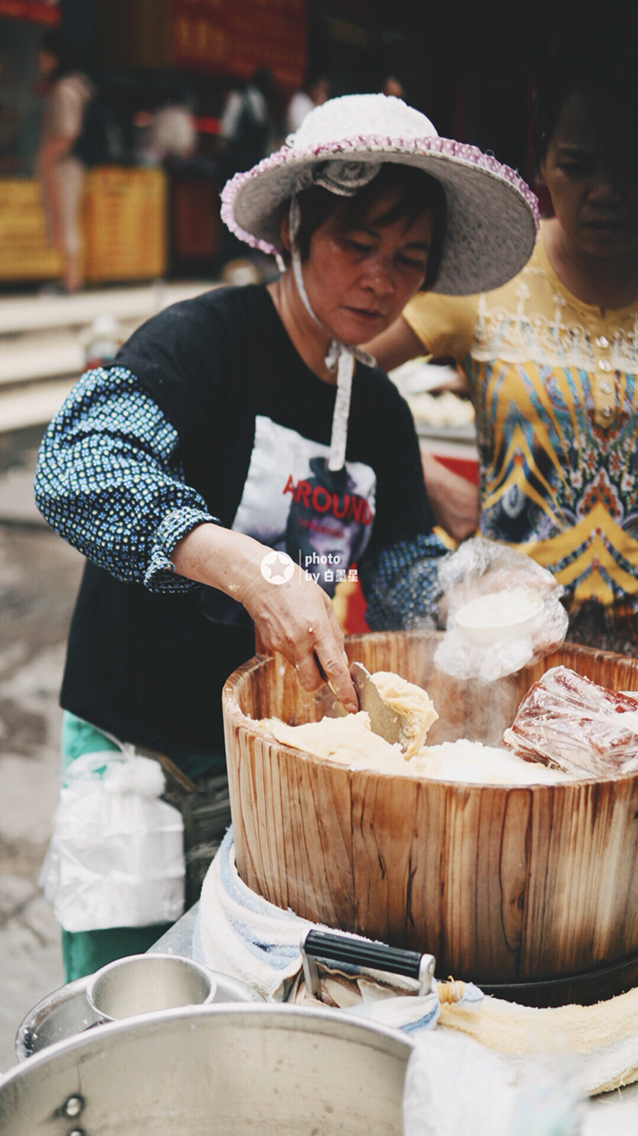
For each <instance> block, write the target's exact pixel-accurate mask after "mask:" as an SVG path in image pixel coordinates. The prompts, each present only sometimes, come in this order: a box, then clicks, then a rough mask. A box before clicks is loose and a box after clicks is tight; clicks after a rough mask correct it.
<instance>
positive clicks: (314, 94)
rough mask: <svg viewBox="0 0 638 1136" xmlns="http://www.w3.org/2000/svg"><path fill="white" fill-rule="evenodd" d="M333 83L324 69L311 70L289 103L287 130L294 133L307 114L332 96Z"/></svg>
mask: <svg viewBox="0 0 638 1136" xmlns="http://www.w3.org/2000/svg"><path fill="white" fill-rule="evenodd" d="M331 88H332V83H331V82H330V79H329V78H328V76H327V75H326V74H325V73H324V72H323V71H317V72H315V73H314V74H313V73H312V72H311V73H309V74H308V75H307V76H306V79H305V82H304V85H303V87H302V88H301V90H299V91H296V92H295V94H294V95H293V96H292V98H291V100H290V102H289V103H288V109H287V111H286V130H287V132H288V134H294V133H295V131H296V130H298V129H299V127H300V126H301V124H302V122H303V120H304V118H305V117H306V115H307V114H310V111H311V110H314V108H315V107H316V106H323V104H324V103H325V102H326V101H327V99H329V98H330V94H331Z"/></svg>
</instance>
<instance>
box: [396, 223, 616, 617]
mask: <svg viewBox="0 0 638 1136" xmlns="http://www.w3.org/2000/svg"><path fill="white" fill-rule="evenodd" d="M403 314H404V317H405V319H406V320H407V322H408V323H409V325H410V327H411V328H412V329H413V330H414V332H415V333H416V334H417V336H418V337H419V339H421V341H422V342H423V345H424V347H425V349H426V351H427V352H430V353H432V354H434V355H453V356H455V358H456V359H457V360H458V361H459V363H461V364H462V366H463V368H464V370H465V371H466V373H467V376H468V378H469V381H470V384H471V387H472V391H473V398H474V402H475V407H476V417H477V432H478V446H479V453H480V465H481V474H480V488H481V503H482V514H481V523H480V527H481V532H482V533H483V534H484V535H485V536H487V537H490V538H491V539H493V540H498V541H502V542H506V543H509V544H515V545H517V546H519V547H520V548H521V549H522V550H523V551H525V552H527V553H528V554H529V555H530V556H533V557H534V559H535V560H537V561H538V562H539V563H540V564H543V565H544V566H545V567H547V568H549V569H550V570H551V571H552V572H553V573H554V575H555V576H556V578H557V579H558V581H559V582H560V583H561V584H563V585H564V587H565V589H566V592H567V598H568V603H569V606H570V607H572V608H575V607H579V606H580V605H582V604H583V603H586V602H587V601H588V600H594V601H598V603H602V604H604V605H613V606H614V608H616V610H617V611H619V606H620V607H622V608H624V609H625V611H626V610H627V608H629V609H630V610H633V611H638V448H637V436H638V414H637V413H636V403H637V398H638V391H637V386H636V376H637V374H638V304H634V305H633V306H632V307H630V308H623V309H620V310H613V311H611V310H608V311H602V310H601V309H600V308H596V307H593V306H591V305H589V304H583V303H581V302H580V300H577V299H576V298H575V297H574V296H572V295H571V293H570V292H568V291H567V289H566V288H565V287H564V285H563V284H561V282H560V281H559V280H558V278H557V276H556V274H555V272H554V271H553V269H552V267H551V265H550V263H549V260H548V257H547V253H546V251H545V247H544V245H543V240H542V231H541V239H540V240H539V242H538V244H537V245H536V249H535V251H534V254H533V256H532V258H531V260H530V261H529V263H528V264H527V265H526V267H525V268H524V269H523V271H522V272H521V273H520V274H519V275H518V276H516V277H515V278H514V279H513V280H511V281H510V283H509V284H506V285H505V286H504V287H502V288H499V289H497V290H496V291H494V292H489V293H486V294H484V295H482V296H474V297H463V298H453V297H449V296H436V295H433V294H431V293H430V294H423V295H421V296H417V297H415V299H414V300H412V301H411V303H410V304H409V305H408V307H407V308H406V309H405V311H404V313H403ZM619 614H620V612H619Z"/></svg>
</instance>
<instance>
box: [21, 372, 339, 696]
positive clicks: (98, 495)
mask: <svg viewBox="0 0 638 1136" xmlns="http://www.w3.org/2000/svg"><path fill="white" fill-rule="evenodd" d="M178 446H179V438H178V435H177V432H176V430H175V429H174V427H173V426H172V425H171V423H170V422H168V420H167V419H166V418H165V417H164V415H163V413H162V411H161V410H160V408H159V406H158V405H157V403H155V402H154V400H153V399H152V398H151V397H150V396H149V395H148V394H147V392H146V390H145V389H144V388H143V386H142V384H141V383H140V382H139V380H137V379H136V377H135V376H134V375H133V374H131V372H130V371H128V370H126V369H125V368H123V367H113V368H111V369H110V370H104V369H101V368H98V369H97V370H95V371H89V372H87V374H86V375H84V376H83V378H82V379H81V380H80V382H79V383H78V384H77V386H76V387H75V388H74V390H73V391H72V393H71V394H70V396H69V398H68V399H67V401H66V402H65V404H64V406H63V407H62V409H61V411H60V413H59V414H58V415H57V417H56V418H55V419H54V421H53V422H52V423H51V426H50V427H49V429H48V430H47V433H46V435H45V437H44V440H43V443H42V447H41V450H40V456H39V461H38V470H37V473H36V483H35V492H36V501H37V504H38V507H39V508H40V510H41V512H42V513H43V515H44V516H45V517H46V519H47V520H48V522H49V524H50V525H51V526H52V528H53V529H55V531H56V532H57V533H58V534H59V535H60V536H62V537H64V539H65V540H68V541H69V543H70V544H72V545H74V547H76V548H78V549H79V551H80V552H82V553H83V554H84V555H85V556H86V557H87V558H88V559H90V560H92V561H93V562H94V563H96V564H98V565H99V566H100V567H101V568H104V569H105V570H106V571H107V572H110V573H111V575H113V576H115V577H116V578H117V579H119V580H122V581H125V582H129V583H138V584H144V585H145V586H146V587H148V588H149V589H150V590H152V591H158V592H169V591H185V590H188V589H189V588H191V587H193V586H194V584H195V583H204V584H208V585H209V586H211V587H214V588H219V589H220V590H221V591H223V592H225V593H226V594H227V595H229V596H231V597H233V598H234V599H237V600H239V601H240V602H241V603H243V604H244V606H245V607H246V609H247V611H248V612H249V614H250V615H251V616H252V618H253V619H254V621H255V623H256V625H257V628H258V630H259V632H260V635H261V638H262V641H263V642H264V644H265V645H266V647H268V648H272V649H276V650H279V651H281V653H282V654H283V655H284V656H285V657H286V658H287V659H288V660H289V662H291V663H293V664H294V665H295V666H296V667H297V672H298V674H299V680H300V682H301V683H302V685H303V686H304V687H305V688H306V689H310V690H314V689H316V688H317V687H318V686H319V685H320V683H321V677H320V675H319V671H318V669H317V666H316V662H315V659H314V655H315V653H316V654H317V655H318V657H319V659H320V660H321V663H322V665H323V668H324V670H325V672H326V674H327V675H328V677H329V678H330V679H331V680H332V682H333V683H334V686H335V689H336V691H337V695H338V697H339V698H340V699H341V700H342V701H343V703H344V705H346V706H347V707H348V708H349V709H353V710H356V709H357V708H358V706H357V703H356V698H355V694H354V689H353V687H352V683H351V680H350V675H349V672H348V669H347V666H346V663H345V656H344V653H343V645H344V640H343V634H342V632H341V629H340V628H339V625H338V623H337V620H336V617H335V616H334V612H333V610H332V605H331V604H330V602H329V600H328V598H327V596H326V595H325V593H324V592H323V590H322V589H321V588H320V587H319V586H318V585H317V584H315V583H314V582H312V581H311V580H310V579H309V578H307V577H306V575H305V573H303V572H302V571H301V570H298V571H297V570H296V572H295V575H294V576H293V579H292V580H291V581H289V582H288V583H287V584H285V585H282V586H275V585H273V584H272V583H270V582H269V581H268V580H266V579H265V578H264V576H263V575H262V572H261V563H262V561H263V558H264V556H266V555H267V554H268V553H269V552H270V551H271V550H270V549H269V548H267V547H265V546H264V545H261V544H259V542H258V541H255V540H252V538H250V537H247V536H244V535H243V534H242V533H235V532H232V531H230V530H227V529H224V528H223V527H222V526H221V525H220V524H219V522H218V521H217V520H216V518H214V517H213V516H212V515H211V514H210V513H209V511H208V509H207V508H206V504H205V502H204V500H203V499H202V498H201V497H200V496H199V494H198V493H197V492H196V491H195V490H194V489H192V488H191V487H190V486H188V485H186V484H185V483H184V480H183V474H182V471H181V466H180V463H179V459H178V457H177V452H178Z"/></svg>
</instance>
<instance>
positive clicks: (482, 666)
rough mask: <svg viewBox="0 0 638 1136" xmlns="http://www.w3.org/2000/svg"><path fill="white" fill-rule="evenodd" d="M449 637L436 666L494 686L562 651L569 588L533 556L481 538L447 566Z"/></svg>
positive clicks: (443, 580) (443, 572) (442, 573)
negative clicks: (564, 598) (563, 600)
mask: <svg viewBox="0 0 638 1136" xmlns="http://www.w3.org/2000/svg"><path fill="white" fill-rule="evenodd" d="M439 584H440V588H441V591H442V593H443V601H442V604H441V610H442V611H444V612H446V631H445V635H444V637H443V639H442V640H441V643H440V644H439V646H438V648H437V650H436V653H435V656H434V662H435V663H436V666H437V667H438V668H439V670H441V671H444V672H445V673H446V674H449V675H451V676H452V677H453V678H456V679H461V680H466V679H472V678H477V679H480V680H482V681H484V682H494V681H495V680H496V679H498V678H502V677H503V676H504V675H508V674H514V673H515V672H516V671H518V670H520V669H521V667H524V666H527V665H528V664H529V663H531V662H533V661H534V660H535V659H539V658H542V656H543V655H546V654H549V653H550V652H551V651H555V650H557V649H558V648H559V647H560V646H561V644H562V642H563V640H564V638H565V635H566V632H567V625H568V616H567V612H566V611H565V608H564V607H563V605H562V603H561V596H562V595H563V588H562V587H561V586H560V585H559V584H557V583H556V581H555V579H554V577H553V576H552V574H551V572H548V571H547V570H546V569H545V568H542V567H541V566H540V564H537V563H536V561H535V560H531V559H530V557H529V556H525V555H524V553H522V552H518V551H517V550H516V549H512V548H508V547H507V546H506V545H502V544H496V543H495V542H494V541H489V540H485V539H484V538H483V537H473V538H472V539H471V540H467V541H465V543H464V544H462V545H461V547H460V548H459V549H458V550H457V551H456V552H453V553H451V555H449V556H446V557H445V558H444V559H443V560H441V561H440V564H439Z"/></svg>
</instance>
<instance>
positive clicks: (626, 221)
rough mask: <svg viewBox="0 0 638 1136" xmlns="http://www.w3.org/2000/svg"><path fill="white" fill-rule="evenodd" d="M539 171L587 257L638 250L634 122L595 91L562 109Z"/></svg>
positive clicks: (576, 97) (637, 143)
mask: <svg viewBox="0 0 638 1136" xmlns="http://www.w3.org/2000/svg"><path fill="white" fill-rule="evenodd" d="M541 172H542V175H543V178H544V181H545V183H546V185H547V188H548V190H549V192H550V194H551V198H552V203H553V205H554V210H555V212H556V216H557V218H558V221H559V222H560V224H561V226H562V228H563V229H564V230H565V233H566V235H567V236H568V238H569V239H570V241H571V242H572V243H573V244H574V245H575V247H576V248H577V249H578V250H579V251H581V252H584V253H586V254H588V255H590V256H593V257H597V258H613V257H618V256H624V255H626V254H627V253H631V252H636V253H637V254H638V125H637V129H636V130H631V129H630V126H629V124H628V123H627V122H624V123H623V122H622V121H620V115H619V114H618V113H616V114H615V115H614V114H612V113H611V112H610V110H609V109H608V108H607V107H606V105H605V101H604V100H602V99H600V98H597V97H596V96H595V95H594V94H585V93H578V92H576V91H574V92H572V93H571V94H569V95H568V96H567V98H566V99H565V102H564V103H563V106H562V108H561V112H560V115H559V117H558V121H557V123H556V128H555V130H554V134H553V136H552V138H551V139H550V142H549V145H548V147H547V153H546V155H545V159H544V161H543V163H542V166H541Z"/></svg>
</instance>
